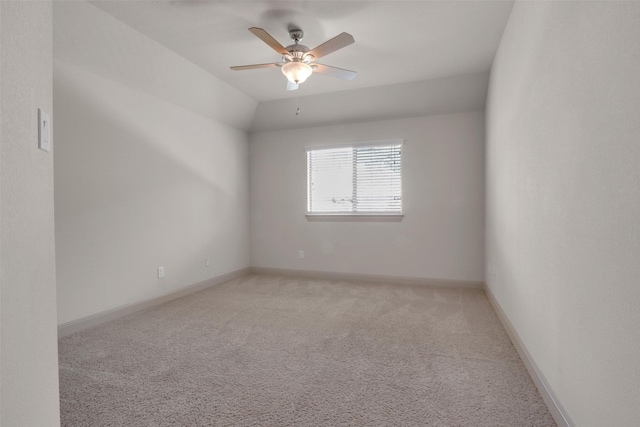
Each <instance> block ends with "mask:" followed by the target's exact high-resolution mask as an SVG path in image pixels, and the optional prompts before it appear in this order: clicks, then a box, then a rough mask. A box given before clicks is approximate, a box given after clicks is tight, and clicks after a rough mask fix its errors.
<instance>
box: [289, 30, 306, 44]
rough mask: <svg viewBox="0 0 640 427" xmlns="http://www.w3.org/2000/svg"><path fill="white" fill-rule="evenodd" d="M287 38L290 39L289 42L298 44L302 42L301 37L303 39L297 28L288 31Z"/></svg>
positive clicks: (300, 31)
mask: <svg viewBox="0 0 640 427" xmlns="http://www.w3.org/2000/svg"><path fill="white" fill-rule="evenodd" d="M289 36H290V37H291V40H293V41H294V42H296V43H298V42H299V41H300V40H302V37H304V31H302V30H301V29H299V28H294V29H292V30H289Z"/></svg>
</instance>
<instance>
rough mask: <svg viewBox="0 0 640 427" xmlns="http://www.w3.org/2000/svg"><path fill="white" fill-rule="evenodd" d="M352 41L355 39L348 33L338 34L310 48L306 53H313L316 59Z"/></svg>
mask: <svg viewBox="0 0 640 427" xmlns="http://www.w3.org/2000/svg"><path fill="white" fill-rule="evenodd" d="M354 41H355V40H354V39H353V36H352V35H351V34H349V33H342V34H338V35H337V36H335V37H334V38H332V39H331V40H327V41H326V42H324V43H322V44H321V45H320V46H317V47H315V48H313V49H311V50H310V51H309V53H307V55H313V57H314V58H315V59H318V58H320V57H323V56H325V55H328V54H330V53H331V52H335V51H336V50H338V49H342V48H343V47H345V46H348V45H350V44H351V43H353V42H354Z"/></svg>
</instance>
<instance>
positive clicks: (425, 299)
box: [59, 275, 555, 427]
mask: <svg viewBox="0 0 640 427" xmlns="http://www.w3.org/2000/svg"><path fill="white" fill-rule="evenodd" d="M59 344H60V395H61V402H60V403H61V412H62V425H63V426H92V427H93V426H473V427H480V426H492V427H495V426H518V427H523V426H554V425H555V424H554V422H553V420H552V418H551V416H550V414H549V412H548V411H547V409H546V407H545V405H544V403H543V402H542V399H541V397H540V395H539V394H538V392H537V390H536V388H535V386H534V384H533V382H532V381H531V379H530V378H529V376H528V375H527V372H526V369H525V367H524V365H523V364H522V361H521V360H520V359H519V358H518V354H517V353H516V351H515V349H514V347H513V345H512V344H511V342H510V341H509V338H508V337H507V335H506V333H505V331H504V329H503V328H502V326H501V324H500V322H499V320H498V318H497V317H496V314H495V312H494V311H493V309H492V307H491V305H490V304H489V301H488V300H487V298H486V296H485V293H484V292H483V291H481V290H462V289H436V288H428V287H420V286H405V285H393V284H389V285H383V284H372V283H356V282H340V281H325V280H317V279H316V280H307V279H298V278H290V277H278V276H266V275H251V276H246V277H244V278H241V279H236V280H233V281H230V282H227V283H225V284H223V285H220V286H217V287H214V288H210V289H207V290H204V291H201V292H198V293H195V294H192V295H190V296H187V297H184V298H182V299H179V300H176V301H173V302H170V303H167V304H164V305H162V306H158V307H155V308H152V309H149V310H146V311H143V312H140V313H136V314H134V315H131V316H128V317H124V318H122V319H119V320H116V321H113V322H110V323H107V324H104V325H101V326H98V327H96V328H93V329H89V330H86V331H83V332H79V333H77V334H74V335H71V336H69V337H66V338H63V339H61V340H60V343H59Z"/></svg>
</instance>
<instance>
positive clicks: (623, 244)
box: [486, 2, 640, 427]
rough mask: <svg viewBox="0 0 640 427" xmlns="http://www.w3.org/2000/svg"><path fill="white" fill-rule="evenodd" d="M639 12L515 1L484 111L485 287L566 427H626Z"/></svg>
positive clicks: (634, 256)
mask: <svg viewBox="0 0 640 427" xmlns="http://www.w3.org/2000/svg"><path fill="white" fill-rule="evenodd" d="M639 76H640V3H636V2H522V3H520V2H518V3H516V5H515V7H514V9H513V12H512V15H511V18H510V20H509V23H508V26H507V28H506V30H505V33H504V36H503V39H502V42H501V45H500V49H499V51H498V54H497V56H496V58H495V62H494V64H493V68H492V72H491V84H490V89H489V100H488V102H487V211H486V212H487V213H486V218H487V245H486V254H487V282H488V286H489V288H490V290H491V292H492V293H493V294H494V295H495V297H496V299H497V301H498V302H499V304H500V305H501V306H502V308H503V309H504V311H505V312H506V314H507V316H508V317H509V319H510V321H511V322H512V324H513V325H514V327H515V329H516V330H517V333H518V334H519V335H520V337H521V338H522V340H523V342H524V343H525V345H526V347H527V348H528V350H529V352H530V353H531V355H532V357H533V359H534V361H535V363H536V364H537V365H538V366H539V368H540V369H541V371H542V372H543V374H544V376H545V377H546V378H547V381H548V382H549V384H550V385H551V388H552V389H553V391H554V392H555V394H556V395H557V397H558V399H559V400H560V402H561V404H562V405H563V406H564V407H565V409H566V411H567V412H568V414H569V415H570V416H571V418H573V421H574V422H575V424H576V425H579V426H585V427H586V426H604V425H615V426H635V425H638V420H640V388H639V387H638V385H639V384H640V328H639V325H640V310H638V307H637V305H638V302H640V286H639V278H640V262H638V260H639V259H640V216H639V215H638V212H640V191H639V189H640V167H638V165H639V164H640V142H639V139H638V136H639V135H640V84H638V82H639V80H638V78H639Z"/></svg>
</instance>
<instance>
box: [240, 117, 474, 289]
mask: <svg viewBox="0 0 640 427" xmlns="http://www.w3.org/2000/svg"><path fill="white" fill-rule="evenodd" d="M291 113H292V120H295V116H294V115H293V113H294V111H293V110H292V111H291ZM394 138H403V139H404V146H403V166H402V167H403V170H402V172H403V198H404V200H403V210H404V214H405V218H404V220H403V221H402V222H309V221H307V219H306V218H305V212H306V197H307V189H306V173H307V165H306V152H305V149H304V147H305V146H306V145H314V144H333V143H342V142H354V141H367V140H368V141H374V140H381V139H394ZM250 153H251V155H250V157H251V168H250V170H251V264H252V265H253V266H256V267H266V268H284V269H298V270H315V271H325V272H336V273H357V274H376V275H386V276H406V277H416V278H433V279H456V280H472V281H478V280H480V281H481V280H483V279H484V276H483V274H484V267H483V264H484V255H483V250H484V249H483V248H484V231H483V221H484V219H483V218H484V217H483V212H484V156H483V153H484V115H483V113H481V112H474V113H460V114H449V115H442V116H431V117H420V118H413V119H398V120H387V121H377V122H367V123H353V124H347V125H341V126H325V127H316V128H307V129H301V130H287V131H275V132H261V133H255V134H252V136H251V148H250ZM299 249H303V250H304V251H305V258H304V259H298V250H299Z"/></svg>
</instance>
